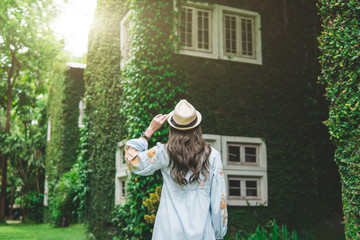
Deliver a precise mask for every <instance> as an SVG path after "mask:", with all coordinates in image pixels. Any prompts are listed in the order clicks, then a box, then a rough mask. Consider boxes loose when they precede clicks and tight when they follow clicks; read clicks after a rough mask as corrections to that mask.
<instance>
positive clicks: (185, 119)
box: [168, 99, 201, 130]
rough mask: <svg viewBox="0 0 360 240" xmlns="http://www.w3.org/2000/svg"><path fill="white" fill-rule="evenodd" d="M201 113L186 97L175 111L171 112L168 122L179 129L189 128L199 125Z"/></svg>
mask: <svg viewBox="0 0 360 240" xmlns="http://www.w3.org/2000/svg"><path fill="white" fill-rule="evenodd" d="M200 122H201V114H200V113H199V112H198V111H196V109H195V108H194V107H193V105H191V104H190V103H189V102H188V101H186V100H185V99H183V100H181V101H180V102H179V103H178V104H177V105H176V107H175V109H174V111H172V112H171V113H169V118H168V123H169V124H170V126H172V127H173V128H175V129H178V130H189V129H193V128H195V127H196V126H198V125H199V124H200Z"/></svg>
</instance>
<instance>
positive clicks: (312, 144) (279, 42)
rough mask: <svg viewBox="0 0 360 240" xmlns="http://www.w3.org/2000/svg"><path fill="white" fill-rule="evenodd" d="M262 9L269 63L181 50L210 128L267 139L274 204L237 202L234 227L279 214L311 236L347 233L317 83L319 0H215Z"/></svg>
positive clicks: (192, 96) (193, 97) (193, 98)
mask: <svg viewBox="0 0 360 240" xmlns="http://www.w3.org/2000/svg"><path fill="white" fill-rule="evenodd" d="M210 2H212V3H217V4H222V5H226V6H230V7H234V8H240V9H246V10H251V11H255V12H258V13H260V16H261V35H262V36H261V42H262V59H263V64H262V65H254V64H246V63H239V62H233V61H227V60H211V59H204V58H197V57H190V56H183V55H178V56H177V57H178V60H177V63H178V65H177V66H178V69H181V70H183V72H184V74H185V76H184V81H186V82H187V84H188V88H187V90H188V93H189V94H188V95H187V99H188V100H189V101H190V102H192V103H193V104H194V105H195V106H196V107H197V108H198V109H199V111H200V112H201V113H202V114H203V122H202V126H203V132H204V133H208V134H219V135H230V136H248V137H259V138H262V139H263V140H264V141H265V143H266V145H267V164H268V197H269V203H268V207H230V208H229V214H230V217H229V224H230V233H231V232H234V231H236V229H239V228H240V229H246V230H251V229H254V228H255V226H256V224H258V223H265V222H267V221H268V220H269V219H272V218H276V219H277V220H278V222H280V223H285V224H287V225H288V226H289V228H291V229H296V230H297V231H298V232H299V236H300V237H302V238H304V239H314V238H316V239H337V238H338V239H341V237H342V227H343V226H342V225H341V224H340V222H341V211H340V210H341V208H340V202H339V195H340V185H339V177H338V174H337V170H336V165H335V164H334V162H333V153H334V148H333V146H332V145H331V144H330V142H329V140H328V139H329V136H328V133H327V131H326V128H325V127H324V126H323V123H322V121H324V120H325V119H326V118H327V109H328V106H327V103H326V102H325V100H324V97H323V92H324V91H323V89H322V88H321V87H320V86H318V85H317V76H318V74H319V72H320V67H319V64H318V61H317V57H318V51H317V40H316V37H317V34H318V33H319V28H320V23H319V19H318V17H317V8H316V1H296V2H294V1H245V0H243V1H216V0H212V1H210Z"/></svg>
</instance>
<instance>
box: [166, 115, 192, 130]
mask: <svg viewBox="0 0 360 240" xmlns="http://www.w3.org/2000/svg"><path fill="white" fill-rule="evenodd" d="M170 121H171V123H172V124H174V126H175V127H178V128H188V127H192V126H194V125H195V124H196V123H197V116H196V117H195V119H194V121H192V122H191V123H189V124H186V125H180V124H177V123H176V122H175V121H174V118H173V117H171V120H170Z"/></svg>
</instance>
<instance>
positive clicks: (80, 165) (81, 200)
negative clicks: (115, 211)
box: [73, 118, 89, 222]
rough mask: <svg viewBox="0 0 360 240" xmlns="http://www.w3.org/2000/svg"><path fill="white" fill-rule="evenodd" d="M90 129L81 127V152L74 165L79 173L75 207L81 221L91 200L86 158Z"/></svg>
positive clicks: (74, 199) (76, 183) (75, 188)
mask: <svg viewBox="0 0 360 240" xmlns="http://www.w3.org/2000/svg"><path fill="white" fill-rule="evenodd" d="M84 122H85V126H87V124H86V118H85V119H84ZM88 148H89V146H88V131H87V128H86V127H85V128H82V129H81V134H80V149H81V150H80V154H79V156H78V159H77V162H76V163H75V165H74V166H73V168H76V171H77V173H78V178H77V179H76V181H75V183H74V192H75V196H74V198H73V203H74V204H75V206H77V208H76V209H75V212H76V215H77V216H78V220H79V222H84V221H85V215H86V213H87V210H88V202H89V196H88V195H89V177H88V175H89V169H88V167H87V162H86V160H87V159H88V158H89V156H88Z"/></svg>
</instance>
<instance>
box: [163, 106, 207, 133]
mask: <svg viewBox="0 0 360 240" xmlns="http://www.w3.org/2000/svg"><path fill="white" fill-rule="evenodd" d="M195 111H196V110H195ZM173 114H174V111H172V112H171V113H169V118H168V119H167V121H168V123H169V125H170V126H171V127H173V128H175V129H177V130H190V129H193V128H196V127H197V126H198V125H199V124H200V122H201V119H202V117H201V113H200V112H199V111H196V118H197V121H196V123H195V124H194V125H193V126H191V127H179V126H175V125H174V124H173V123H172V122H171V119H172V117H173Z"/></svg>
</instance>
